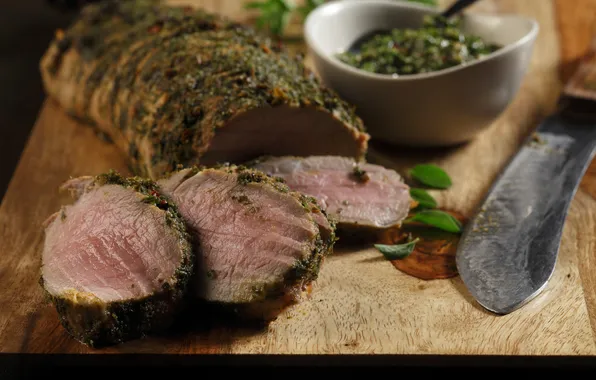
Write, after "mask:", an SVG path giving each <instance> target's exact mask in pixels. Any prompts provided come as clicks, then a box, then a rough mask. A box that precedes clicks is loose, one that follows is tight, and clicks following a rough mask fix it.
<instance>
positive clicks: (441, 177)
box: [409, 164, 451, 189]
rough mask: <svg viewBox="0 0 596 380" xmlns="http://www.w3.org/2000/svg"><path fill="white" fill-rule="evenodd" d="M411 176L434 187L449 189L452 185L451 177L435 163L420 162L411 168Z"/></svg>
mask: <svg viewBox="0 0 596 380" xmlns="http://www.w3.org/2000/svg"><path fill="white" fill-rule="evenodd" d="M409 174H410V176H411V177H412V178H413V179H415V180H416V181H418V182H420V183H422V184H424V185H426V186H430V187H433V188H437V189H447V188H449V187H450V186H451V178H449V175H448V174H447V173H446V172H445V171H444V170H443V169H441V168H440V167H438V166H436V165H433V164H420V165H416V166H414V167H413V168H412V169H410V172H409Z"/></svg>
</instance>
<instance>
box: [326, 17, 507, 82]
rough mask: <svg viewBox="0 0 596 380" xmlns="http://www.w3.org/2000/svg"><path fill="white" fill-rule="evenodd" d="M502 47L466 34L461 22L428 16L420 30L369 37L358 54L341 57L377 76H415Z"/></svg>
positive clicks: (390, 32)
mask: <svg viewBox="0 0 596 380" xmlns="http://www.w3.org/2000/svg"><path fill="white" fill-rule="evenodd" d="M500 47H501V46H499V45H497V44H493V43H487V42H485V41H483V40H482V39H481V38H480V37H478V36H475V35H470V34H465V33H464V32H463V31H462V30H461V19H460V18H456V17H454V18H450V19H445V18H442V17H440V16H425V18H424V20H423V25H422V27H421V28H419V29H393V30H391V31H387V32H378V33H374V34H372V35H371V36H370V37H368V38H367V39H366V40H365V41H364V42H363V43H362V45H361V46H360V47H359V51H357V52H352V51H347V52H344V53H341V54H339V55H338V58H339V59H340V60H341V61H342V62H344V63H346V64H348V65H350V66H353V67H356V68H358V69H361V70H364V71H368V72H371V73H376V74H387V75H393V76H400V75H412V74H419V73H426V72H432V71H438V70H443V69H447V68H450V67H454V66H458V65H461V64H465V63H468V62H471V61H474V60H477V59H479V58H481V57H483V56H485V55H487V54H490V53H492V52H494V51H496V50H498V49H499V48H500Z"/></svg>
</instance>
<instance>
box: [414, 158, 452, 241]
mask: <svg viewBox="0 0 596 380" xmlns="http://www.w3.org/2000/svg"><path fill="white" fill-rule="evenodd" d="M408 174H409V175H410V177H412V179H414V180H415V181H417V182H420V183H422V184H424V185H426V186H428V187H430V188H435V189H441V190H444V189H448V188H449V187H451V185H452V181H451V177H449V174H447V172H445V171H444V170H443V169H441V168H440V167H439V166H437V165H434V164H419V165H416V166H414V167H413V168H412V169H410V170H409V171H408ZM410 196H411V197H412V199H413V200H415V201H416V202H418V207H417V208H416V209H417V210H418V211H417V212H416V213H414V215H413V216H411V217H410V218H408V219H406V220H405V221H404V223H413V222H419V223H423V224H426V225H429V226H433V227H436V228H439V229H441V230H444V231H448V232H453V233H460V232H461V229H462V225H461V223H460V221H459V220H457V219H456V218H454V217H453V215H451V214H449V213H446V212H444V211H441V210H436V208H437V201H436V200H435V198H433V196H432V195H430V194H429V193H428V192H427V191H426V190H425V189H422V188H417V187H412V188H410Z"/></svg>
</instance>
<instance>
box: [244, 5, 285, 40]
mask: <svg viewBox="0 0 596 380" xmlns="http://www.w3.org/2000/svg"><path fill="white" fill-rule="evenodd" d="M245 8H246V9H258V10H259V16H258V17H257V20H256V26H257V29H265V28H267V29H268V30H269V32H270V33H271V34H273V35H274V36H281V35H282V34H283V33H284V31H285V29H286V27H287V25H288V22H289V20H290V16H291V15H292V12H293V11H294V8H295V5H294V3H293V2H292V1H291V0H264V1H260V2H258V1H253V2H250V3H247V4H246V5H245Z"/></svg>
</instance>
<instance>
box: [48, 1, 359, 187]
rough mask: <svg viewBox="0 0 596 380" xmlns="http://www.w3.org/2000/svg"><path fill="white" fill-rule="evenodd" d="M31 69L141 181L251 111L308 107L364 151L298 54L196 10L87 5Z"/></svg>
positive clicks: (195, 156) (346, 108) (343, 107)
mask: <svg viewBox="0 0 596 380" xmlns="http://www.w3.org/2000/svg"><path fill="white" fill-rule="evenodd" d="M41 72H42V78H43V80H44V85H45V88H46V90H47V91H48V92H49V94H50V95H51V96H54V97H55V98H57V99H59V102H60V103H61V104H62V106H63V107H64V108H65V109H66V110H67V112H69V113H70V114H72V115H76V116H77V118H79V119H83V120H88V121H90V122H91V123H92V124H94V125H95V126H96V129H99V130H100V131H102V132H104V134H105V135H107V136H109V137H110V138H111V139H112V140H113V141H114V142H115V144H117V145H118V146H119V148H120V149H121V150H122V151H124V152H125V153H127V155H128V156H129V159H130V166H131V170H132V171H133V172H134V173H135V174H137V175H140V176H143V177H148V178H158V177H160V176H161V175H163V174H164V173H166V172H169V171H172V170H174V169H175V168H176V167H177V166H178V165H183V166H186V167H188V166H192V165H197V164H200V157H202V156H203V155H204V154H205V153H206V152H207V151H208V149H209V146H210V143H211V141H212V139H213V137H214V136H215V135H216V134H217V133H218V131H219V129H220V128H222V127H224V126H225V125H226V124H227V123H228V122H230V121H232V120H233V119H234V118H236V117H237V116H239V115H240V114H242V113H244V112H247V111H250V110H252V109H256V108H261V107H275V106H279V105H285V106H289V107H293V108H302V107H306V106H309V107H312V108H315V109H318V110H320V111H322V112H325V113H328V114H330V117H333V118H336V119H337V120H339V121H340V122H343V123H344V124H345V126H346V128H348V129H349V130H350V131H351V133H352V134H353V135H354V138H355V140H357V142H356V143H357V144H358V147H359V150H360V152H359V155H361V156H363V155H364V154H365V152H366V148H367V137H366V135H365V130H364V125H363V124H362V121H361V120H360V119H359V118H358V117H357V116H356V114H355V112H354V109H353V107H352V106H350V105H348V104H347V103H346V102H344V101H343V100H341V99H340V98H339V97H338V96H337V95H336V94H335V93H334V92H333V91H331V90H330V89H328V88H326V87H324V86H322V85H321V84H320V82H319V81H318V79H317V78H316V77H315V76H314V75H313V73H311V72H310V71H309V70H308V69H307V68H305V66H304V65H303V62H302V61H301V59H297V58H295V57H291V56H289V55H288V54H287V53H286V52H285V51H283V50H282V49H281V48H280V47H279V46H278V45H277V44H275V43H274V42H272V41H271V40H270V39H269V38H267V37H266V36H264V35H260V34H258V33H257V32H255V31H253V30H252V29H251V28H249V27H247V26H244V25H240V24H238V23H236V22H233V21H230V20H227V19H225V18H222V17H219V16H215V15H213V14H209V13H206V12H205V11H203V10H200V9H192V8H184V7H171V6H165V5H161V4H160V2H158V1H152V0H129V1H113V0H108V1H105V2H101V3H98V4H91V5H88V6H86V7H85V8H84V10H83V11H82V12H81V15H80V17H79V18H78V19H77V20H76V21H75V22H74V23H73V24H72V25H71V26H70V27H69V28H68V29H67V30H66V31H64V32H61V33H58V34H57V36H56V38H55V39H54V40H53V41H52V43H51V45H50V48H49V49H48V51H47V52H46V54H45V55H44V57H43V59H42V62H41ZM68 89H69V90H70V91H67V90H68ZM359 158H360V157H359Z"/></svg>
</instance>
